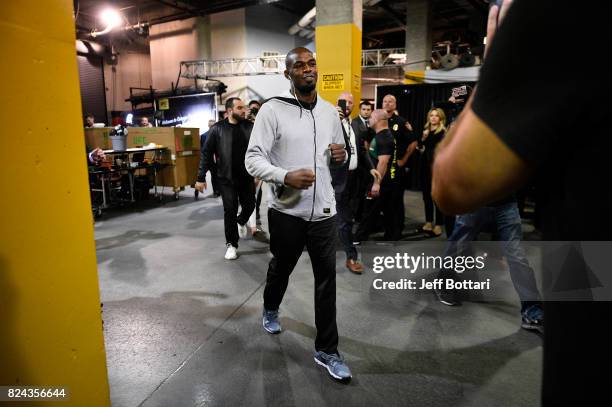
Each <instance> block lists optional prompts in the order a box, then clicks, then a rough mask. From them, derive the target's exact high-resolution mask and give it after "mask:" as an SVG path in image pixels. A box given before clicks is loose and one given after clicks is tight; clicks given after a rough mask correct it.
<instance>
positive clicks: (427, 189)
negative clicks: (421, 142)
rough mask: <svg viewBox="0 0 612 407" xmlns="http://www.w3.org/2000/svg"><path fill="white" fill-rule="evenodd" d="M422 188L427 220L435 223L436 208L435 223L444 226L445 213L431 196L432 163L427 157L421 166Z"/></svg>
mask: <svg viewBox="0 0 612 407" xmlns="http://www.w3.org/2000/svg"><path fill="white" fill-rule="evenodd" d="M421 190H422V191H423V204H424V205H425V221H426V222H430V223H433V221H434V210H435V213H436V223H435V224H436V225H437V226H442V225H443V224H444V215H442V212H441V211H440V209H438V206H437V205H436V204H435V203H434V201H433V199H432V197H431V163H430V162H429V161H428V160H427V159H426V158H423V165H422V166H421Z"/></svg>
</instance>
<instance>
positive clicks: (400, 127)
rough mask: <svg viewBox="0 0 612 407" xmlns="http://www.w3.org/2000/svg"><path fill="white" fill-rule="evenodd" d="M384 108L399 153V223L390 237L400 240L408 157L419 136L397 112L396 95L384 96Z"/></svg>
mask: <svg viewBox="0 0 612 407" xmlns="http://www.w3.org/2000/svg"><path fill="white" fill-rule="evenodd" d="M382 107H383V109H384V110H385V111H386V112H387V115H388V116H389V119H388V123H389V130H391V134H393V138H394V139H395V147H396V153H397V181H396V182H395V188H396V191H395V194H394V198H393V199H394V200H395V206H394V213H395V216H396V219H397V220H396V222H397V223H398V227H397V229H396V230H397V234H396V235H394V236H391V237H390V240H399V238H400V237H401V234H402V231H403V230H404V217H405V214H406V209H405V208H404V189H405V186H406V176H405V174H406V166H407V164H408V159H409V158H410V156H411V155H412V153H414V150H416V147H417V140H418V139H417V137H416V136H415V134H414V132H413V131H412V125H411V124H410V123H409V122H408V121H407V120H406V119H404V118H403V117H401V116H399V115H398V114H397V101H396V99H395V96H393V95H386V96H385V97H384V98H383V106H382Z"/></svg>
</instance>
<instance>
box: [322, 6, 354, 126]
mask: <svg viewBox="0 0 612 407" xmlns="http://www.w3.org/2000/svg"><path fill="white" fill-rule="evenodd" d="M316 6H317V26H316V30H315V41H316V51H317V66H318V71H319V82H318V92H319V94H320V95H321V96H323V98H325V99H327V100H328V101H330V102H331V103H333V104H335V103H336V99H337V98H338V95H339V94H340V93H342V92H343V91H350V92H351V93H352V94H353V96H354V98H355V107H354V108H353V116H354V115H356V114H358V113H359V101H360V99H361V17H362V16H361V14H362V8H361V0H317V2H316Z"/></svg>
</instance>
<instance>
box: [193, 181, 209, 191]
mask: <svg viewBox="0 0 612 407" xmlns="http://www.w3.org/2000/svg"><path fill="white" fill-rule="evenodd" d="M206 187H207V185H206V182H196V184H195V189H197V190H198V191H200V192H202V193H204V190H205V189H206Z"/></svg>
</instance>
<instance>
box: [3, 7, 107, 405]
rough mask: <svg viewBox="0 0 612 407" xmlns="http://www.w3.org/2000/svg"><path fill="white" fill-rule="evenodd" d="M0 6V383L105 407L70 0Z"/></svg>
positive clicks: (105, 384) (94, 266)
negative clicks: (58, 389)
mask: <svg viewBox="0 0 612 407" xmlns="http://www.w3.org/2000/svg"><path fill="white" fill-rule="evenodd" d="M1 4H2V5H1V6H0V38H2V42H1V45H0V50H1V52H0V55H2V57H3V58H2V59H3V62H2V64H0V77H1V78H2V88H1V89H2V92H3V95H2V109H0V123H2V135H1V136H0V139H1V140H2V141H1V148H0V163H2V167H3V168H2V172H1V175H0V180H1V181H0V190H1V191H2V198H1V199H0V225H2V226H1V229H0V230H1V232H2V238H1V239H2V240H1V242H0V243H1V244H0V329H1V334H0V386H9V385H10V386H15V385H21V386H26V385H30V386H46V387H48V386H62V387H67V388H68V389H69V391H70V395H71V396H70V400H69V401H67V402H66V401H47V402H44V403H40V404H41V405H45V406H56V405H57V406H79V407H81V406H87V407H95V406H108V405H110V401H109V388H108V381H107V374H106V362H105V354H104V340H103V333H102V321H101V315H100V296H99V290H98V276H97V271H96V257H95V246H94V237H93V226H92V224H93V223H92V214H91V208H90V198H89V192H88V181H87V169H86V165H85V142H84V136H83V128H82V122H81V120H82V119H81V116H82V112H81V105H80V94H79V79H78V72H77V63H76V49H75V26H74V21H73V10H72V4H73V2H72V0H52V1H45V2H41V1H34V0H21V1H3V2H2V3H1ZM0 405H4V404H3V402H0ZM18 405H25V404H18Z"/></svg>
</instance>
